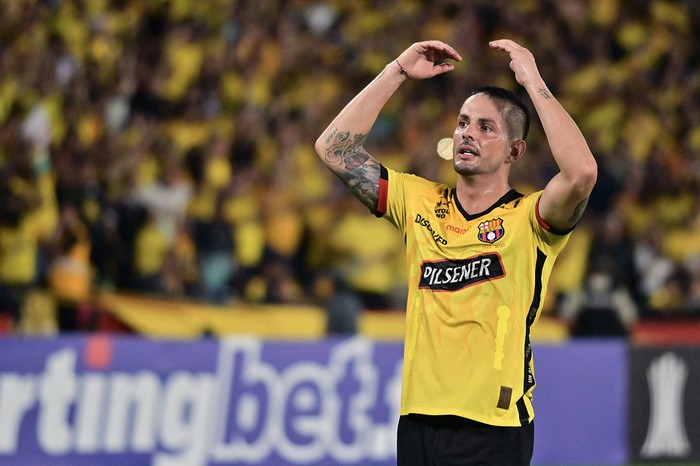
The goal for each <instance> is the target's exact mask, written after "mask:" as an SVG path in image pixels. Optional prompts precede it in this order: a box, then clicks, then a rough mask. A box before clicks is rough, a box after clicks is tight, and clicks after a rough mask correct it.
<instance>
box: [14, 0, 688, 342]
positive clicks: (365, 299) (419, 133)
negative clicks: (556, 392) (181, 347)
mask: <svg viewBox="0 0 700 466" xmlns="http://www.w3.org/2000/svg"><path fill="white" fill-rule="evenodd" d="M699 25H700V4H697V2H692V1H686V2H682V1H673V0H651V1H649V0H629V1H624V2H623V1H622V0H597V1H584V0H580V1H579V0H571V1H566V2H559V1H554V0H550V1H544V0H543V1H537V0H516V1H510V0H474V1H468V2H465V1H464V0H435V1H431V2H421V1H418V0H402V1H383V0H358V1H352V2H346V1H343V0H317V1H311V0H308V1H307V0H276V1H275V0H242V1H241V0H208V1H206V2H192V1H189V0H169V1H166V0H153V1H139V0H82V1H81V0H43V1H39V0H34V1H33V0H22V1H15V2H0V44H2V47H0V70H1V73H0V179H1V181H2V182H0V190H2V193H1V196H2V202H0V222H1V223H0V307H1V310H0V312H2V313H4V314H5V315H9V316H10V317H11V319H15V320H16V319H17V318H18V317H19V316H20V315H21V312H22V307H23V303H24V302H25V301H26V299H27V298H28V296H29V295H31V293H32V292H33V291H35V290H48V291H49V292H50V294H51V296H52V297H53V299H54V300H55V303H56V304H57V308H58V310H59V312H58V316H59V326H60V327H61V329H65V330H70V329H74V328H76V327H79V326H80V323H79V322H78V317H76V316H79V312H76V310H77V309H80V306H81V304H83V303H85V302H86V301H89V300H90V299H91V297H93V296H94V295H95V294H96V293H99V292H100V291H101V290H110V291H114V290H116V291H119V292H136V293H147V294H155V295H160V296H166V297H172V298H186V299H195V300H204V301H207V302H214V303H223V304H230V303H232V302H236V301H244V302H265V303H303V302H316V301H317V300H318V299H321V298H323V297H327V295H328V292H327V291H320V290H327V289H328V288H327V286H326V287H324V283H325V284H326V285H327V283H326V282H327V281H328V277H333V279H332V282H333V283H334V284H335V285H336V286H341V287H342V288H343V289H344V290H346V289H350V290H352V291H353V292H354V293H355V294H356V295H357V296H359V297H360V299H361V302H362V303H363V306H364V307H366V308H377V309H382V308H397V309H400V308H402V307H403V300H404V299H405V297H404V294H403V289H404V286H405V285H404V278H405V274H404V267H405V266H404V257H403V254H402V249H403V245H402V239H401V238H400V236H399V234H398V232H396V231H395V230H394V229H393V228H392V227H391V226H390V225H389V224H388V222H384V221H381V220H376V219H375V218H374V217H373V216H371V215H370V214H368V213H367V211H366V210H365V209H364V208H363V207H361V206H360V205H359V203H357V202H356V201H355V200H353V199H349V198H348V194H347V193H346V191H345V190H344V189H343V187H342V186H341V184H340V183H338V182H337V181H336V180H334V179H333V178H332V175H330V173H329V172H328V171H327V170H325V169H324V168H323V167H322V166H321V164H320V163H319V162H318V160H317V156H316V154H315V153H314V150H313V142H314V141H315V139H316V137H317V136H318V135H319V134H320V132H321V131H322V130H323V128H325V127H326V125H327V124H328V122H329V121H330V119H331V118H332V117H333V116H334V115H335V114H336V113H337V112H338V111H339V110H340V108H341V107H342V106H343V105H344V104H345V103H346V102H348V101H349V100H350V99H351V98H352V97H353V96H354V95H355V94H356V93H357V92H358V91H359V89H361V88H362V87H363V86H364V85H365V84H367V82H369V80H371V79H372V78H373V77H374V76H375V75H376V74H377V73H378V72H379V71H380V70H381V69H382V68H383V67H384V66H385V65H386V64H387V63H389V62H390V61H391V60H392V59H393V58H394V57H395V56H397V55H398V54H399V53H400V52H401V51H402V50H404V49H405V47H406V46H408V45H409V44H410V43H411V42H414V41H417V40H423V39H440V40H443V41H445V42H448V43H449V44H451V45H453V46H454V47H455V48H456V49H457V50H458V51H459V52H460V54H461V55H462V56H463V57H465V60H464V62H462V63H461V64H459V65H458V66H457V68H456V70H455V71H454V72H453V73H449V74H448V75H445V76H441V77H438V78H435V79H432V80H429V81H422V82H416V81H410V82H408V83H406V84H405V85H404V86H403V87H402V89H401V90H400V92H398V93H397V94H396V95H395V96H394V97H393V98H392V100H391V102H390V103H389V105H388V107H387V109H386V111H385V112H384V113H383V114H382V116H381V118H380V120H379V122H378V124H377V126H376V128H375V130H374V131H373V133H372V134H371V141H370V142H371V144H370V146H371V147H374V153H375V154H376V155H377V157H378V158H379V159H380V160H381V161H382V162H383V163H385V164H386V165H388V166H391V167H392V168H395V169H399V170H406V171H412V172H414V173H417V174H420V175H422V176H425V177H428V178H432V179H436V180H444V181H448V182H449V181H450V180H452V179H453V175H452V173H451V165H450V163H449V162H444V161H442V160H441V159H439V158H438V157H437V156H436V149H435V146H436V143H437V141H438V140H439V139H441V138H442V137H445V136H449V135H451V133H452V131H453V128H454V124H455V118H456V114H457V111H458V109H459V107H460V105H461V104H462V102H463V100H464V99H465V97H466V95H467V93H468V92H469V90H470V89H472V88H476V87H478V86H480V85H484V84H494V85H501V86H503V87H508V88H511V89H514V90H516V91H517V92H521V93H522V90H520V89H518V86H517V83H515V82H514V80H513V77H512V73H511V72H510V71H509V70H508V63H507V62H506V61H505V60H504V57H503V55H502V54H498V53H495V52H493V51H491V50H489V48H488V46H487V43H488V41H489V40H490V39H494V38H500V37H508V38H512V39H515V40H517V41H519V42H521V43H522V44H524V45H525V46H527V47H528V48H530V49H531V50H532V51H533V53H534V55H535V57H536V58H537V60H538V65H539V67H540V70H541V72H542V75H543V76H544V77H545V80H546V81H547V82H548V84H549V85H550V87H551V89H552V91H553V92H554V93H555V95H557V96H558V98H559V99H560V100H561V102H562V103H563V105H564V106H565V107H566V108H567V109H568V110H569V111H570V113H571V114H572V115H573V117H574V119H575V120H576V121H577V122H578V123H579V125H580V127H581V129H582V131H583V132H584V134H585V136H586V137H587V139H588V141H589V143H590V145H591V148H592V149H593V152H594V154H595V155H596V156H597V159H598V162H599V167H600V175H599V181H598V184H597V186H596V188H595V191H594V193H593V197H592V199H591V201H590V204H589V208H588V211H587V213H586V215H585V216H584V220H583V221H582V223H581V225H579V227H578V228H577V229H576V231H575V233H574V235H573V237H572V239H571V243H570V246H569V248H568V249H567V252H566V253H565V255H564V256H562V257H561V259H560V262H559V263H558V264H557V266H556V268H555V273H554V276H553V279H552V284H551V290H550V298H549V302H550V304H549V305H548V309H547V312H549V313H551V314H555V315H556V314H558V313H560V314H561V315H562V317H565V318H571V319H574V316H576V315H577V314H578V313H580V312H581V307H582V306H583V305H584V304H585V303H593V302H595V303H599V304H600V306H602V307H608V308H614V307H615V304H613V303H617V302H618V301H619V300H618V299H617V298H615V299H612V297H611V296H612V295H616V296H617V294H616V293H617V291H615V293H613V292H612V290H618V291H619V290H620V289H621V290H622V291H623V292H624V293H625V294H627V295H629V297H630V299H629V300H626V301H625V302H626V303H630V302H631V303H632V304H631V309H632V310H631V311H630V310H629V306H627V310H626V311H624V313H623V315H624V316H626V317H625V318H623V319H621V321H622V322H623V324H624V325H629V324H630V322H634V317H632V318H631V319H630V318H629V316H630V312H632V315H633V316H637V317H639V316H641V317H644V316H689V315H700V205H699V204H700V190H699V189H698V186H699V184H698V181H699V180H700V104H699V103H698V99H697V96H698V95H700V49H699V48H698V43H699V42H698V38H699V37H700V31H698V27H699ZM535 126H537V125H535ZM515 170H516V172H517V180H518V185H517V186H516V188H517V189H519V190H521V191H523V192H528V191H531V190H535V189H539V188H541V187H542V186H543V185H544V182H545V180H547V179H548V178H549V177H551V175H552V171H553V170H555V165H554V163H553V160H552V158H551V155H550V154H549V153H548V149H547V145H546V141H544V139H543V135H542V133H541V132H540V131H538V130H537V128H535V129H534V130H533V134H532V135H531V136H530V140H529V144H528V153H527V155H526V160H523V161H522V162H521V163H519V164H517V165H516V167H515ZM601 275H603V276H604V277H606V280H603V281H601V280H600V279H599V278H600V276H601ZM324 280H325V282H324ZM596 280H597V281H596ZM593 282H594V283H593ZM591 283H593V284H594V285H595V286H589V285H591ZM601 284H604V285H605V286H601ZM581 293H589V295H587V296H588V298H584V299H580V298H581ZM590 293H593V294H594V295H595V297H594V298H592V297H591V295H590ZM596 293H597V294H596ZM601 293H603V294H604V293H608V294H607V295H602V296H601V295H600V294H601ZM576 296H577V297H578V299H573V297H576ZM606 296H607V297H606ZM573 303H579V304H578V305H576V304H573ZM564 310H565V312H564Z"/></svg>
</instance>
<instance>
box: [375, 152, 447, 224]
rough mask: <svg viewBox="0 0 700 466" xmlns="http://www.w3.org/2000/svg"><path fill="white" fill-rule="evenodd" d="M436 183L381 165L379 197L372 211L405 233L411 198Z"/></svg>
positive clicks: (410, 209)
mask: <svg viewBox="0 0 700 466" xmlns="http://www.w3.org/2000/svg"><path fill="white" fill-rule="evenodd" d="M435 185H436V183H433V182H430V181H428V180H426V179H424V178H421V177H419V176H416V175H412V174H408V173H401V172H397V171H395V170H392V169H390V168H386V167H385V166H383V165H382V168H381V175H380V179H379V198H378V201H377V208H376V209H375V211H374V212H373V213H374V215H376V216H377V217H383V218H385V219H386V220H388V221H389V222H391V223H392V224H393V225H394V226H395V227H396V228H398V230H399V231H400V232H401V233H402V234H404V235H405V234H406V225H407V218H406V217H407V215H408V212H411V211H412V210H413V209H412V208H411V207H412V206H411V202H413V201H412V199H416V197H417V196H416V195H417V194H420V193H421V192H423V191H426V190H428V189H431V188H433V187H434V186H435Z"/></svg>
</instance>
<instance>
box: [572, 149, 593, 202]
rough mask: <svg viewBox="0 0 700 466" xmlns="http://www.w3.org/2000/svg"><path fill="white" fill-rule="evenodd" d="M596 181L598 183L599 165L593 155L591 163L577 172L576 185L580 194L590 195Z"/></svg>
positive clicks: (584, 165)
mask: <svg viewBox="0 0 700 466" xmlns="http://www.w3.org/2000/svg"><path fill="white" fill-rule="evenodd" d="M596 181H598V163H597V162H596V161H595V159H594V158H593V156H592V155H591V156H590V159H589V161H588V162H587V163H584V164H582V165H581V166H580V167H579V169H578V170H577V173H576V180H575V184H576V186H578V189H579V191H580V192H582V193H588V194H590V192H591V191H593V187H594V186H595V184H596Z"/></svg>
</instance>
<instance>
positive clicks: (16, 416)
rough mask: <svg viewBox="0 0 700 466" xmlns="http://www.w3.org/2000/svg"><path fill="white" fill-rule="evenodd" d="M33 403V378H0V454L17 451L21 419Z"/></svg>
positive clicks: (10, 376)
mask: <svg viewBox="0 0 700 466" xmlns="http://www.w3.org/2000/svg"><path fill="white" fill-rule="evenodd" d="M35 402H36V383H35V381H34V377H32V376H31V375H19V374H7V375H4V376H3V377H2V378H0V453H11V452H13V451H16V450H17V443H18V440H19V438H18V437H19V428H20V425H21V422H22V418H23V417H24V415H25V413H26V412H27V410H29V409H30V408H31V407H32V405H33V404H34V403H35Z"/></svg>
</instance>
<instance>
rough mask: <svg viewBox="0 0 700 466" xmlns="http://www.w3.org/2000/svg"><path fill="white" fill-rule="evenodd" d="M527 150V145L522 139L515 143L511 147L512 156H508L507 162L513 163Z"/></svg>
mask: <svg viewBox="0 0 700 466" xmlns="http://www.w3.org/2000/svg"><path fill="white" fill-rule="evenodd" d="M526 148H527V144H525V141H523V140H522V139H518V140H517V141H515V142H514V143H513V144H511V146H510V154H508V157H507V158H506V162H507V163H513V162H515V161H516V160H518V159H519V158H520V157H521V156H522V155H523V154H524V153H525V149H526Z"/></svg>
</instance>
